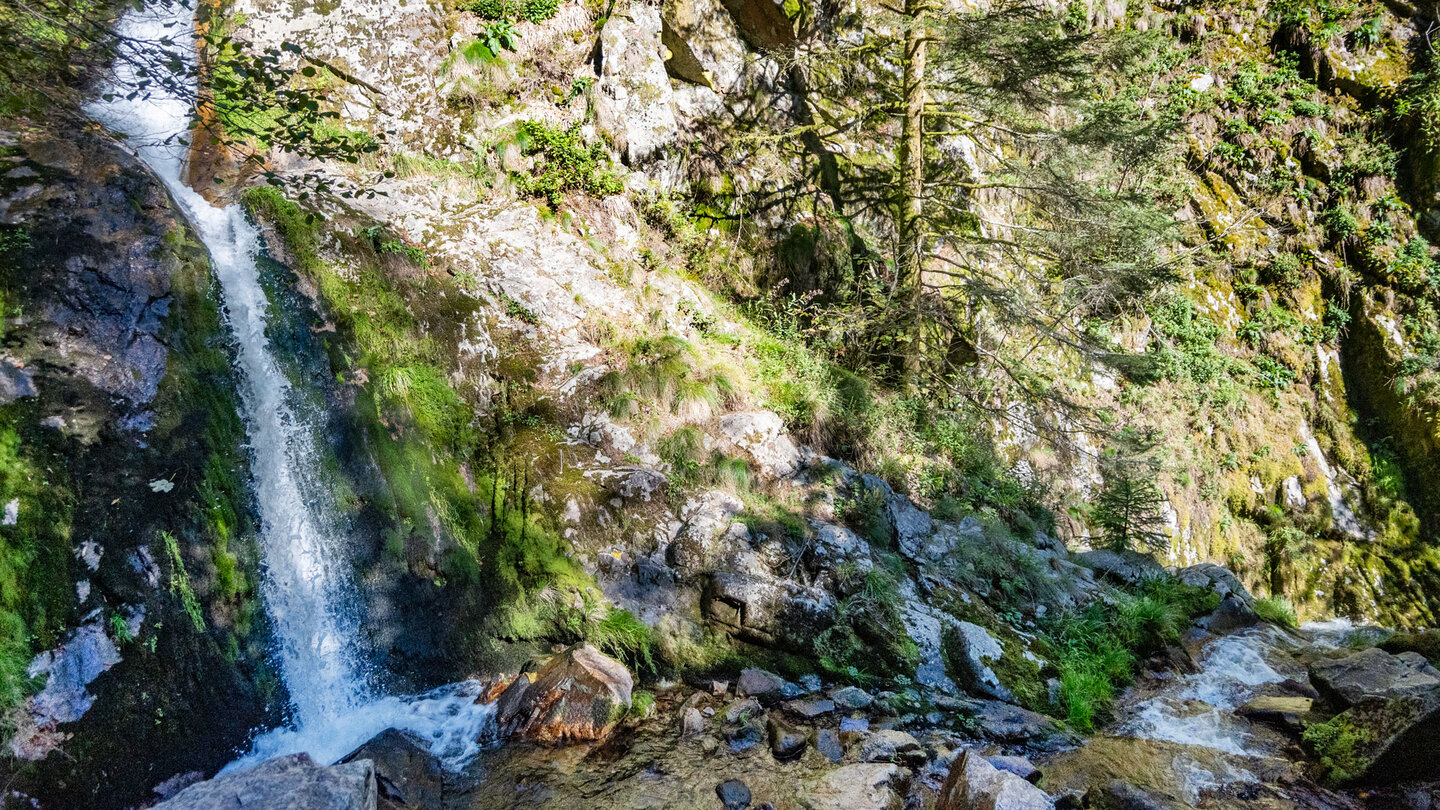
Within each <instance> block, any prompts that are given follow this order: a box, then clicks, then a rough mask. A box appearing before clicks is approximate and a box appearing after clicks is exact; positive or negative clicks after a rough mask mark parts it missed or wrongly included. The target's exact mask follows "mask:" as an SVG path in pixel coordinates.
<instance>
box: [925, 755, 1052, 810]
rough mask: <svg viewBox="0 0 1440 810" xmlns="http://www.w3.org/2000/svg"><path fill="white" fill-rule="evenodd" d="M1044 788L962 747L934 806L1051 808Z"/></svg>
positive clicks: (942, 809) (954, 809) (957, 809)
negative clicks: (997, 766) (962, 750)
mask: <svg viewBox="0 0 1440 810" xmlns="http://www.w3.org/2000/svg"><path fill="white" fill-rule="evenodd" d="M1054 806H1055V805H1054V803H1052V802H1051V801H1050V797H1048V796H1046V795H1045V792H1044V791H1042V790H1040V789H1039V788H1037V787H1035V786H1034V785H1032V784H1030V783H1029V782H1028V781H1026V780H1025V779H1023V778H1021V777H1020V776H1018V775H1016V774H1014V773H1011V772H1010V771H1008V770H1001V769H999V768H996V767H995V766H994V765H992V764H991V763H990V762H988V761H987V760H986V759H985V758H984V757H982V756H979V755H978V754H975V753H974V752H972V751H964V752H962V753H961V754H960V756H959V758H957V759H956V760H955V763H954V764H953V765H951V766H950V773H949V775H948V776H946V778H945V784H944V786H943V787H941V788H940V800H939V802H938V803H937V804H936V805H935V810H1051V808H1053V807H1054Z"/></svg>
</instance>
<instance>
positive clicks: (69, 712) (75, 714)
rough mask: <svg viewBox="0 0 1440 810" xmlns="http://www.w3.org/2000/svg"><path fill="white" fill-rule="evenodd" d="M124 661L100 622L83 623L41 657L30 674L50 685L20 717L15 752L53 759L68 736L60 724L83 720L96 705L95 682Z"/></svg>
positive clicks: (12, 750)
mask: <svg viewBox="0 0 1440 810" xmlns="http://www.w3.org/2000/svg"><path fill="white" fill-rule="evenodd" d="M118 663H120V651H119V650H118V649H116V647H115V642H114V641H112V640H111V639H110V636H108V635H106V633H105V628H104V626H103V625H102V624H101V623H100V622H98V621H96V622H91V623H90V624H86V625H82V626H81V627H79V628H78V629H76V631H75V632H74V634H72V635H71V637H70V638H69V640H67V641H66V642H65V643H64V644H62V645H60V646H59V647H58V648H56V649H54V650H47V651H46V652H43V653H40V654H39V655H37V656H35V660H33V661H31V662H30V667H29V670H28V671H27V673H26V674H27V675H29V676H30V677H31V678H40V677H44V678H45V686H44V688H43V689H41V690H40V693H39V694H38V695H35V696H33V697H31V698H30V699H29V700H28V701H27V702H26V705H25V709H24V710H23V711H22V712H21V713H20V714H19V715H18V719H17V721H16V722H17V730H16V732H15V736H14V737H12V738H11V740H10V753H11V754H13V755H14V756H16V757H18V758H20V759H28V760H37V759H43V758H44V757H45V756H47V755H48V754H49V753H50V752H51V751H52V750H53V749H54V748H55V747H56V746H57V745H58V744H59V743H60V742H61V741H62V740H64V739H65V737H67V736H68V735H67V734H65V733H64V732H61V731H59V730H58V726H59V725H60V724H61V723H73V722H75V721H76V720H79V719H80V718H81V717H84V716H85V713H86V712H88V711H89V710H90V707H91V706H92V705H94V703H95V696H94V695H92V694H90V691H89V689H88V688H87V687H89V685H90V683H91V682H92V681H94V680H95V679H96V678H98V677H100V675H101V673H103V672H105V671H106V670H108V669H110V668H111V667H113V666H115V665H116V664H118Z"/></svg>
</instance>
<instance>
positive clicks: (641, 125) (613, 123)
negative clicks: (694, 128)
mask: <svg viewBox="0 0 1440 810" xmlns="http://www.w3.org/2000/svg"><path fill="white" fill-rule="evenodd" d="M660 37H661V24H660V11H659V9H657V8H655V7H654V6H651V5H649V4H646V3H640V2H634V3H627V4H625V6H623V7H622V8H617V9H616V10H615V12H614V13H613V14H612V15H611V16H610V18H609V19H608V20H607V21H606V22H605V28H604V29H603V30H601V32H600V82H599V84H598V85H597V87H596V94H595V120H596V123H597V124H598V125H599V126H600V128H601V129H602V130H604V131H605V132H608V133H610V136H611V137H612V138H613V139H614V141H615V145H616V146H617V147H618V148H619V149H620V152H621V154H622V155H623V156H624V158H625V161H626V162H627V163H629V164H631V165H638V164H641V163H644V162H646V161H648V160H650V159H651V158H652V157H655V156H656V155H657V154H658V153H660V152H661V150H663V149H664V148H665V147H667V146H669V145H670V144H672V143H673V142H674V141H675V139H676V137H677V136H678V135H679V132H680V130H679V125H678V124H677V123H676V121H675V113H674V110H673V109H671V91H670V77H669V75H667V74H666V72H665V58H664V48H665V46H664V45H662V44H661V41H660Z"/></svg>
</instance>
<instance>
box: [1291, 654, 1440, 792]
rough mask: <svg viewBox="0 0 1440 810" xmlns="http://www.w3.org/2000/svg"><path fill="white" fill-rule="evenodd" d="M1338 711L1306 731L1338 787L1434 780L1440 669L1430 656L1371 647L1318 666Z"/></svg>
mask: <svg viewBox="0 0 1440 810" xmlns="http://www.w3.org/2000/svg"><path fill="white" fill-rule="evenodd" d="M1310 680H1311V681H1312V682H1313V683H1314V684H1315V688H1316V689H1317V690H1318V691H1319V692H1320V695H1321V699H1322V701H1323V702H1324V703H1325V705H1327V706H1328V707H1330V708H1335V709H1343V711H1341V712H1340V714H1338V715H1336V716H1335V717H1332V718H1331V719H1330V720H1329V721H1327V722H1325V723H1323V724H1315V725H1311V726H1309V727H1308V728H1306V730H1305V740H1306V742H1307V743H1309V745H1310V747H1311V749H1312V750H1313V751H1314V752H1315V754H1316V756H1317V757H1318V758H1319V759H1320V760H1321V762H1322V763H1324V764H1325V765H1326V766H1327V767H1328V768H1329V776H1330V778H1331V779H1332V780H1333V781H1336V782H1347V783H1355V784H1389V783H1394V782H1400V781H1409V780H1416V779H1421V778H1425V777H1426V776H1429V775H1430V774H1431V773H1432V772H1433V770H1434V767H1435V751H1437V750H1440V672H1437V671H1436V670H1435V668H1434V667H1432V666H1430V664H1429V662H1428V661H1426V660H1425V658H1424V656H1421V655H1420V654H1418V653H1413V652H1407V653H1401V654H1400V655H1391V654H1389V653H1387V652H1385V651H1383V650H1379V649H1376V648H1373V647H1372V648H1370V649H1366V650H1361V651H1359V652H1356V653H1352V654H1350V655H1347V656H1344V657H1343V658H1331V659H1323V660H1320V661H1316V662H1314V663H1312V664H1311V665H1310Z"/></svg>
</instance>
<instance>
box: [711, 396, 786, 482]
mask: <svg viewBox="0 0 1440 810" xmlns="http://www.w3.org/2000/svg"><path fill="white" fill-rule="evenodd" d="M720 434H721V435H722V436H724V437H725V438H726V439H727V440H728V441H729V442H730V443H731V444H733V445H734V446H735V447H736V448H738V449H740V450H742V451H744V452H745V453H746V454H748V455H749V456H750V457H751V458H752V459H753V460H754V461H755V463H756V465H758V466H759V468H760V471H761V472H762V473H764V474H765V475H766V476H769V477H771V478H786V477H789V476H791V475H794V474H795V473H796V472H797V471H799V469H800V448H799V447H798V446H796V444H795V441H794V440H793V439H791V438H790V434H789V433H787V432H786V430H785V422H784V421H783V420H782V419H781V418H780V417H779V416H778V415H776V414H774V413H772V412H770V411H752V412H748V413H730V414H726V415H725V416H722V417H721V418H720Z"/></svg>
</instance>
